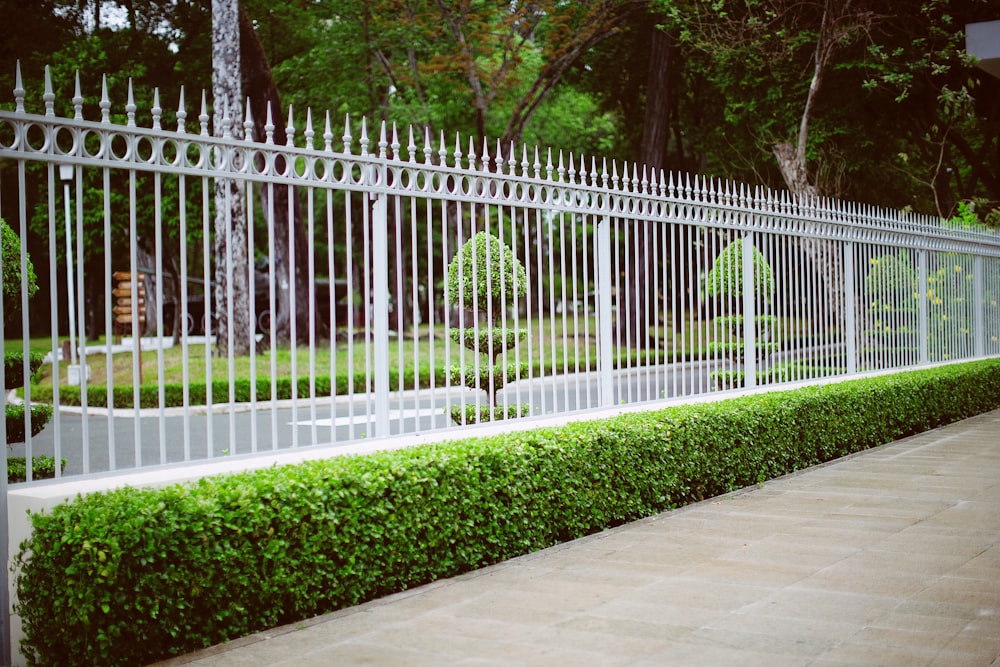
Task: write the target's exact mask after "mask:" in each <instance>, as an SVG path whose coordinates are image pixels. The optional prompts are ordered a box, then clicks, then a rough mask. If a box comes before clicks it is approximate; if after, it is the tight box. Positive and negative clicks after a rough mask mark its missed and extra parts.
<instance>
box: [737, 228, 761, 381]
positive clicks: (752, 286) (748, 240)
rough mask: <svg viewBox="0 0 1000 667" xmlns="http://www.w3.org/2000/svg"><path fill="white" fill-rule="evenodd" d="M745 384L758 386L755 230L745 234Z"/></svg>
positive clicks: (743, 245) (743, 244)
mask: <svg viewBox="0 0 1000 667" xmlns="http://www.w3.org/2000/svg"><path fill="white" fill-rule="evenodd" d="M741 245H742V247H743V386H744V387H746V388H747V389H752V388H753V387H756V386H757V318H756V313H757V284H756V281H757V276H756V274H755V272H754V246H753V232H747V233H745V234H744V235H743V243H742V244H741Z"/></svg>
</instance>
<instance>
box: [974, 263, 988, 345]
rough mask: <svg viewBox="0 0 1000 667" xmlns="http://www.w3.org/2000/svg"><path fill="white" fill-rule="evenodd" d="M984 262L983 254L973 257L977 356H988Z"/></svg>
mask: <svg viewBox="0 0 1000 667" xmlns="http://www.w3.org/2000/svg"><path fill="white" fill-rule="evenodd" d="M984 264H985V262H984V261H983V257H982V255H977V256H976V257H975V258H974V259H973V268H972V271H973V273H972V275H973V278H972V280H973V286H972V291H973V298H972V303H973V304H974V305H973V307H974V308H975V313H974V315H973V317H974V318H975V323H974V325H973V332H974V335H975V351H974V353H973V354H974V355H975V356H977V357H985V356H986V296H985V289H984V287H983V283H984V277H985V275H984V274H985V268H984Z"/></svg>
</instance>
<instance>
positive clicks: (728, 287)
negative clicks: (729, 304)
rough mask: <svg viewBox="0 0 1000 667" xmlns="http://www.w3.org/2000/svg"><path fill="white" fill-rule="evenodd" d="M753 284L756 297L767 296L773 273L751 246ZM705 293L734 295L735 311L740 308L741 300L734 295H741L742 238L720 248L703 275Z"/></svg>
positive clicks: (729, 296) (768, 297) (766, 299)
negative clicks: (710, 266)
mask: <svg viewBox="0 0 1000 667" xmlns="http://www.w3.org/2000/svg"><path fill="white" fill-rule="evenodd" d="M752 254H753V284H754V291H755V293H756V296H757V301H758V302H760V303H763V302H766V301H768V300H770V298H771V294H773V293H774V276H773V272H772V271H771V265H770V264H769V263H768V262H767V260H766V259H765V258H764V255H763V254H761V252H760V251H759V250H757V248H754V249H753V253H752ZM705 293H706V294H707V295H708V296H710V297H713V296H719V297H726V298H728V299H734V300H736V301H737V302H736V303H735V304H734V306H735V309H736V312H740V311H742V308H743V304H742V303H741V302H739V300H738V299H737V297H742V296H743V240H742V239H736V240H735V241H733V242H732V243H730V244H729V245H727V246H726V247H725V249H723V251H722V252H721V253H719V256H718V257H716V258H715V262H713V263H712V268H711V269H710V270H709V272H708V275H707V276H706V277H705Z"/></svg>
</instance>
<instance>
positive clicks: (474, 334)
mask: <svg viewBox="0 0 1000 667" xmlns="http://www.w3.org/2000/svg"><path fill="white" fill-rule="evenodd" d="M448 335H449V336H450V337H451V339H452V340H453V341H455V342H456V343H459V344H460V345H464V346H465V347H467V348H468V349H470V350H472V351H473V352H475V353H476V354H485V355H487V356H489V357H490V358H491V359H494V360H495V359H496V358H497V357H498V356H499V355H500V354H502V353H503V352H504V351H505V350H510V349H513V348H514V346H515V345H517V343H518V341H522V340H524V339H525V338H527V337H528V330H527V329H524V328H521V329H503V328H500V327H496V328H490V329H485V328H484V329H477V328H471V329H449V330H448Z"/></svg>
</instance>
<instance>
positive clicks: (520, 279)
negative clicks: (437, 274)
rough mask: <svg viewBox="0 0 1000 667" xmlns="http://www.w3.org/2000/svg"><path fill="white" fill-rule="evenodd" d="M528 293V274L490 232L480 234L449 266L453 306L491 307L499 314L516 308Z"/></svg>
mask: <svg viewBox="0 0 1000 667" xmlns="http://www.w3.org/2000/svg"><path fill="white" fill-rule="evenodd" d="M527 291H528V274H527V272H526V271H525V270H524V266H523V265H522V264H521V262H520V261H518V259H517V257H516V256H515V255H514V251H513V250H511V249H510V248H509V247H508V246H507V245H506V244H505V243H504V242H503V241H501V240H500V239H498V238H497V237H496V236H493V235H492V234H490V233H488V232H479V233H477V234H476V235H475V236H473V237H472V238H471V239H469V240H468V241H467V242H466V243H465V245H463V246H462V247H461V249H460V250H459V251H458V254H456V255H455V257H454V258H453V259H452V261H451V263H450V264H449V265H448V297H449V298H450V299H451V302H452V303H453V304H456V305H459V306H461V307H467V308H471V307H472V305H473V304H476V305H477V306H479V307H480V308H481V309H482V310H483V311H484V313H483V314H485V311H486V310H487V307H488V306H491V307H492V310H493V312H494V313H497V314H499V313H500V311H501V309H503V308H504V307H505V306H506V307H510V306H513V305H514V303H515V302H516V301H517V299H518V298H520V297H522V296H524V295H525V293H526V292H527Z"/></svg>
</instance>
